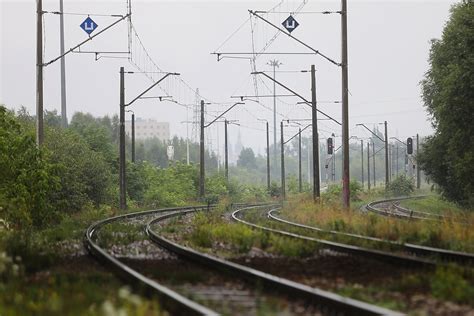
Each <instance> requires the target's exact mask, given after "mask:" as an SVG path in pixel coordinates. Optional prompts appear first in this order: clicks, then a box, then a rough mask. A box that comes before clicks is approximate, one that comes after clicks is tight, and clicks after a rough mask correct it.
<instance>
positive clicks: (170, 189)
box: [143, 162, 199, 207]
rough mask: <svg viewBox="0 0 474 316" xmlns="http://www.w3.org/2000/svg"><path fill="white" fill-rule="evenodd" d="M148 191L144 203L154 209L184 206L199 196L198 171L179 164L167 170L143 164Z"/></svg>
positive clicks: (191, 166)
mask: <svg viewBox="0 0 474 316" xmlns="http://www.w3.org/2000/svg"><path fill="white" fill-rule="evenodd" d="M143 168H144V169H145V170H144V173H145V174H146V183H148V184H147V185H148V189H147V190H146V191H145V192H144V202H145V203H146V204H147V205H149V206H153V207H166V206H177V205H183V204H184V203H186V202H189V201H190V200H191V199H195V198H196V196H197V187H198V182H199V180H198V169H197V167H196V166H195V165H189V166H188V165H186V164H183V163H180V162H177V163H175V164H173V165H172V166H170V167H169V168H167V169H162V168H157V167H154V166H152V165H151V164H149V163H143Z"/></svg>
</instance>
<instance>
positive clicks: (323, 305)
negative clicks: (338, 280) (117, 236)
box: [146, 205, 400, 315]
mask: <svg viewBox="0 0 474 316" xmlns="http://www.w3.org/2000/svg"><path fill="white" fill-rule="evenodd" d="M252 207H268V205H258V206H252ZM193 212H195V210H182V211H177V212H173V213H169V214H164V215H161V216H159V217H157V218H155V219H153V220H151V221H150V222H149V223H148V224H147V226H146V232H147V234H148V236H149V237H150V238H151V239H152V240H153V241H154V242H156V243H157V244H158V245H160V246H162V247H164V248H166V249H167V250H169V251H171V252H174V253H176V254H178V255H179V256H181V257H184V258H187V259H189V260H192V261H195V262H198V263H200V264H203V265H206V266H208V267H210V268H212V269H215V270H220V271H222V272H225V273H227V274H231V275H233V276H234V277H236V278H239V279H240V278H242V279H246V280H248V281H249V282H252V283H255V284H260V285H262V286H263V287H264V288H266V289H269V290H271V291H274V290H278V291H281V292H284V293H286V294H287V295H289V296H293V297H298V298H305V299H307V300H310V301H311V302H312V303H316V305H317V306H318V307H319V308H320V310H321V312H322V313H323V314H337V315H400V314H399V313H397V312H394V311H391V310H388V309H385V308H381V307H378V306H375V305H371V304H368V303H364V302H361V301H357V300H353V299H350V298H346V297H342V296H340V295H337V294H335V293H331V292H327V291H323V290H320V289H317V288H312V287H309V286H306V285H303V284H301V283H297V282H293V281H291V280H288V279H284V278H280V277H277V276H274V275H271V274H268V273H265V272H262V271H260V270H256V269H253V268H249V267H246V266H243V265H240V264H237V263H234V262H230V261H227V260H224V259H221V258H218V257H215V256H211V255H209V254H205V253H201V252H198V251H196V250H194V249H191V248H188V247H185V246H182V245H179V244H178V243H176V242H173V241H171V240H169V239H167V238H165V237H163V236H161V235H160V234H159V233H158V232H156V231H155V230H154V229H153V227H154V225H156V224H158V223H160V222H162V221H164V220H166V219H170V218H173V217H177V216H182V215H186V214H190V213H193ZM234 213H235V212H234ZM234 213H233V214H234Z"/></svg>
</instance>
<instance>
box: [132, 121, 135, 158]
mask: <svg viewBox="0 0 474 316" xmlns="http://www.w3.org/2000/svg"><path fill="white" fill-rule="evenodd" d="M132 162H133V163H135V113H132Z"/></svg>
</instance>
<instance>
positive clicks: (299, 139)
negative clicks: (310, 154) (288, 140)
mask: <svg viewBox="0 0 474 316" xmlns="http://www.w3.org/2000/svg"><path fill="white" fill-rule="evenodd" d="M302 181H303V179H301V127H300V129H299V133H298V188H299V192H300V193H301V192H302V191H303V182H302Z"/></svg>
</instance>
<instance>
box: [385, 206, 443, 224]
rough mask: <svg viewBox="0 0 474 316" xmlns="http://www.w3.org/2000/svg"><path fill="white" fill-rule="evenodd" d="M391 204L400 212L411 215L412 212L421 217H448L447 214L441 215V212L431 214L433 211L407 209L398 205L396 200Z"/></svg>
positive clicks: (436, 218)
mask: <svg viewBox="0 0 474 316" xmlns="http://www.w3.org/2000/svg"><path fill="white" fill-rule="evenodd" d="M393 206H394V207H395V208H396V209H397V210H398V211H400V212H402V213H404V214H406V215H408V216H410V217H412V216H413V214H415V215H418V216H417V217H419V218H421V219H435V220H444V219H450V217H449V216H445V215H441V214H433V213H428V212H420V211H415V210H411V209H408V208H406V207H403V206H400V205H399V204H397V202H394V203H393Z"/></svg>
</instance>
